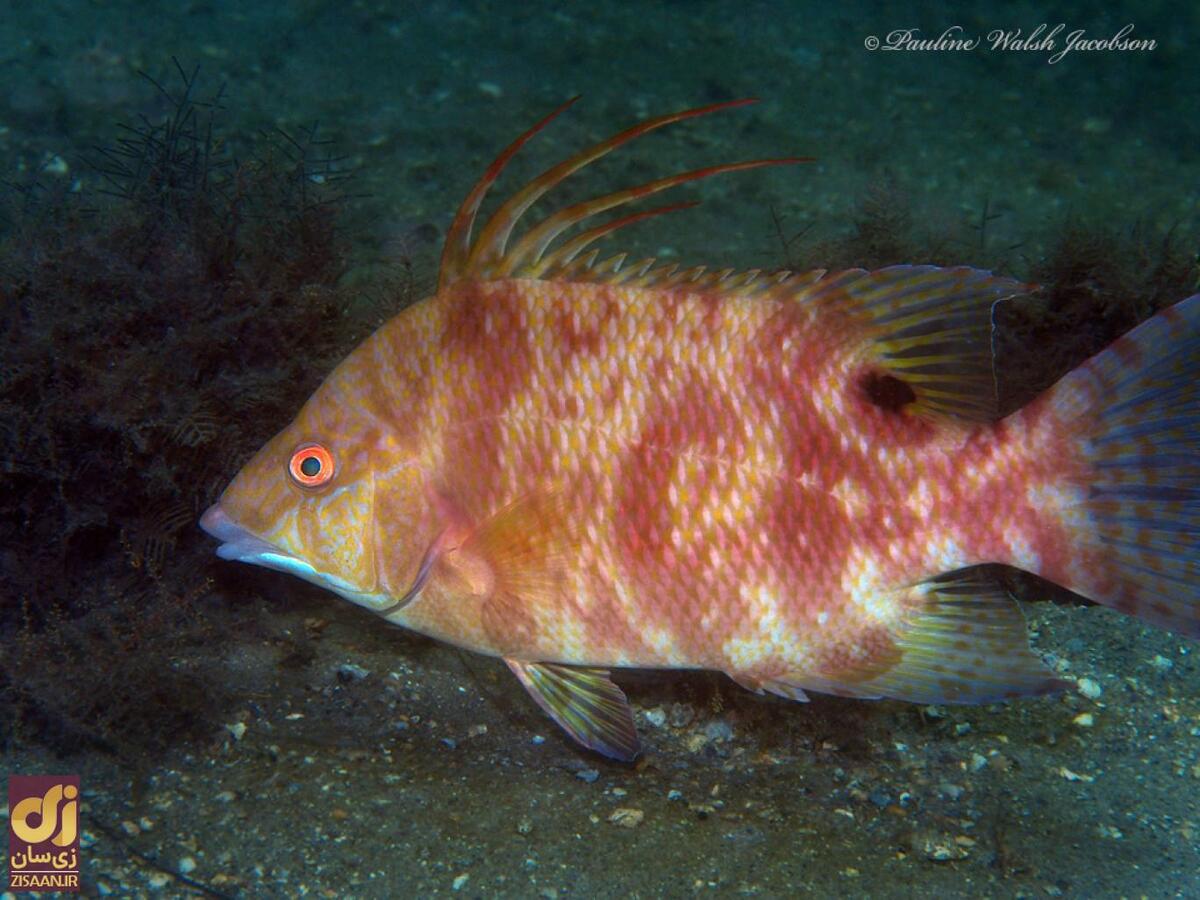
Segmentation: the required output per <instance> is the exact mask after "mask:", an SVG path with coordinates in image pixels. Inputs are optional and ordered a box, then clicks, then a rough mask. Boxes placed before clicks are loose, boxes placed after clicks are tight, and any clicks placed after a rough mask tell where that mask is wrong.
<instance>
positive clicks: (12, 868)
mask: <svg viewBox="0 0 1200 900" xmlns="http://www.w3.org/2000/svg"><path fill="white" fill-rule="evenodd" d="M8 889H9V890H10V891H78V890H79V776H78V775H10V776H8Z"/></svg>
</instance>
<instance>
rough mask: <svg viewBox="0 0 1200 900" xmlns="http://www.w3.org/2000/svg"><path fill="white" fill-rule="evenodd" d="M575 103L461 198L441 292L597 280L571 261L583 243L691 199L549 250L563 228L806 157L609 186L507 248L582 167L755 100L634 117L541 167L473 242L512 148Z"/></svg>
mask: <svg viewBox="0 0 1200 900" xmlns="http://www.w3.org/2000/svg"><path fill="white" fill-rule="evenodd" d="M575 99H577V98H575ZM574 102H575V100H574V99H572V100H569V101H567V102H566V103H564V104H563V105H562V106H560V107H559V108H558V109H556V110H554V111H553V112H552V113H550V115H548V116H546V117H545V118H543V119H542V120H541V121H540V122H538V123H537V124H536V125H534V126H533V127H532V128H530V129H529V130H528V131H526V132H525V133H524V134H522V135H521V136H520V137H518V138H517V139H516V140H515V141H513V143H511V144H510V145H509V146H508V147H507V148H506V149H505V150H504V152H503V153H501V154H500V156H499V157H497V159H496V160H495V161H494V162H493V163H492V164H491V165H490V166H489V167H488V169H487V170H486V171H485V173H484V175H483V177H482V178H480V180H479V181H478V182H477V183H476V184H475V186H474V188H472V190H471V192H470V193H469V194H468V195H467V198H466V199H465V200H464V201H463V203H462V205H461V206H460V207H459V210H458V213H457V214H456V216H455V219H454V222H453V224H452V225H451V227H450V230H449V232H448V234H447V237H446V244H445V247H444V249H443V251H442V264H441V271H440V273H439V279H438V285H439V289H441V288H445V287H447V286H448V285H450V284H452V283H454V282H455V281H459V280H461V279H464V278H475V279H480V280H497V279H500V278H508V277H524V278H559V277H562V276H564V275H565V274H566V272H567V270H570V271H571V272H573V273H574V274H575V275H576V276H581V275H582V276H584V278H583V279H581V280H592V279H591V278H587V277H586V276H588V275H591V276H595V277H599V278H602V277H604V270H603V268H599V269H593V268H592V267H591V266H590V265H584V266H572V263H573V262H575V261H576V258H577V257H578V255H579V254H580V253H581V252H582V251H583V250H584V249H586V248H587V247H588V245H590V244H591V243H593V242H594V241H596V240H599V239H600V238H602V237H605V236H607V235H608V234H611V233H612V232H613V231H616V230H618V229H619V228H623V227H625V226H627V225H631V224H633V223H634V222H638V221H640V220H642V219H645V218H649V217H651V216H656V215H661V214H664V213H667V212H672V211H675V210H678V209H684V208H686V207H689V206H693V205H695V204H694V203H676V204H672V205H670V206H664V207H659V208H657V209H652V210H648V211H646V212H642V213H635V214H632V215H626V216H623V217H621V218H618V219H616V220H613V221H610V222H607V223H604V224H601V225H598V226H594V227H592V228H589V229H587V230H585V231H584V232H582V233H580V234H579V235H577V236H575V237H574V238H571V239H569V240H567V241H565V242H564V243H563V244H561V245H560V246H559V247H557V248H554V249H551V248H550V245H551V244H552V243H553V242H554V241H555V240H556V239H557V238H558V237H560V236H561V235H562V233H563V232H565V231H566V230H568V229H570V228H572V227H574V226H575V225H578V224H580V223H582V222H584V221H586V220H588V219H591V218H592V217H593V216H596V215H598V214H600V213H602V212H606V211H608V210H610V209H616V208H618V207H621V206H624V205H626V204H628V203H632V202H635V201H637V200H641V199H642V198H644V197H649V196H651V195H653V194H657V193H659V192H660V191H665V190H668V189H670V188H673V187H677V186H678V185H681V184H684V183H686V182H689V181H696V180H699V179H702V178H708V177H710V176H713V175H719V174H723V173H726V172H736V171H742V170H746V169H754V168H760V167H763V166H775V165H786V164H790V163H797V162H809V161H811V160H809V159H807V158H800V157H786V158H778V159H759V160H747V161H742V162H733V163H722V164H718V165H714V166H707V167H704V168H701V169H694V170H692V171H688V172H680V173H677V174H674V175H668V176H665V177H662V178H658V179H655V180H653V181H649V182H646V183H644V184H640V185H636V186H634V187H630V188H625V189H623V190H619V191H615V192H612V193H609V194H606V195H604V196H602V197H596V198H593V199H591V200H586V201H583V202H580V203H575V204H572V205H570V206H567V207H565V208H563V209H560V210H558V211H557V212H554V213H551V214H550V215H548V216H547V217H546V218H544V219H543V220H542V221H541V222H540V223H539V224H538V225H536V226H534V227H533V228H531V229H529V230H528V231H527V232H526V233H525V234H524V235H522V236H521V238H520V239H519V240H517V241H516V242H515V243H514V244H513V245H512V246H511V247H510V246H509V241H510V238H511V237H512V233H513V231H514V229H515V228H516V227H517V225H518V223H519V222H520V221H521V220H522V218H523V217H524V215H525V214H526V213H527V212H528V211H529V208H530V207H531V206H533V205H534V204H535V203H536V202H537V201H538V200H540V199H541V198H542V197H543V196H544V195H545V194H546V193H547V192H548V191H550V190H552V189H553V188H554V187H556V186H557V185H559V184H560V183H562V182H563V181H564V180H566V179H567V178H568V177H570V176H571V175H572V174H574V173H575V172H577V171H579V170H580V169H582V168H584V167H585V166H587V165H589V164H591V163H593V162H595V161H596V160H597V159H599V158H601V157H602V156H605V155H607V154H608V153H611V152H612V151H613V150H615V149H617V148H618V147H620V146H622V145H623V144H626V143H628V142H630V141H632V140H634V139H635V138H638V137H641V136H642V135H644V134H647V133H649V132H651V131H654V130H656V129H658V128H662V127H663V126H666V125H670V124H673V123H675V122H680V121H683V120H685V119H691V118H694V117H696V116H703V115H707V114H709V113H713V112H717V111H719V110H723V109H728V108H731V107H737V106H744V105H746V104H749V103H753V102H755V100H753V99H741V100H730V101H725V102H721V103H713V104H710V105H708V106H701V107H696V108H694V109H685V110H681V111H679V112H674V113H668V114H666V115H662V116H657V117H655V118H652V119H647V120H645V121H643V122H639V123H638V124H636V125H633V126H632V127H630V128H627V129H625V130H624V131H622V132H620V133H619V134H616V135H614V136H612V137H610V138H607V139H606V140H603V141H600V142H599V143H596V144H593V145H592V146H590V147H587V148H585V149H584V150H581V151H580V152H578V153H576V154H575V155H574V156H571V157H569V158H568V159H566V160H563V161H562V162H560V163H558V164H557V165H555V166H552V167H551V168H549V169H547V170H546V171H545V172H543V173H542V174H541V175H539V176H538V177H537V178H535V179H533V180H532V181H530V182H529V183H528V184H526V185H525V186H524V187H522V188H521V189H520V190H518V191H517V192H516V193H514V194H513V195H512V196H511V197H509V198H508V199H507V200H505V201H504V202H503V203H502V204H501V205H500V206H499V207H498V208H497V209H496V211H495V212H494V213H492V215H491V216H490V217H489V218H488V220H487V221H486V223H485V224H484V225H483V227H482V228H481V229H480V232H479V235H478V237H477V238H475V239H472V235H471V232H472V228H473V226H474V224H475V221H476V218H477V216H478V213H479V209H480V206H481V205H482V204H483V200H484V197H485V196H486V195H487V193H488V191H489V190H490V188H491V186H492V185H493V183H494V182H495V181H496V179H497V178H498V177H499V176H500V173H501V172H502V171H503V170H504V168H505V167H506V166H507V164H508V163H509V161H510V160H511V159H512V157H513V156H514V155H516V153H517V151H519V150H520V149H521V148H522V147H523V146H524V145H525V144H526V143H527V142H528V141H529V140H530V139H531V138H532V137H533V136H534V135H536V134H537V133H538V132H540V131H541V130H542V129H543V128H545V127H546V126H547V125H549V124H550V122H551V121H552V120H553V119H554V118H556V117H557V116H558V115H560V114H561V113H562V112H563V111H565V110H566V108H567V107H568V106H570V105H571V104H572V103H574ZM613 268H614V270H615V269H616V268H618V267H616V266H614V267H613Z"/></svg>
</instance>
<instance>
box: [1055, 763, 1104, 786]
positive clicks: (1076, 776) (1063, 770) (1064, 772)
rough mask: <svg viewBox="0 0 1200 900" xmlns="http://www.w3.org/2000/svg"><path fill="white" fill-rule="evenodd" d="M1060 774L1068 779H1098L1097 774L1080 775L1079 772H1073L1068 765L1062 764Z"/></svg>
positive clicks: (1088, 780)
mask: <svg viewBox="0 0 1200 900" xmlns="http://www.w3.org/2000/svg"><path fill="white" fill-rule="evenodd" d="M1058 774H1059V775H1061V776H1062V777H1063V778H1065V779H1067V781H1083V782H1092V781H1095V780H1096V776H1094V775H1080V774H1079V773H1078V772H1072V771H1071V770H1070V769H1068V768H1067V767H1066V766H1060V767H1059V770H1058Z"/></svg>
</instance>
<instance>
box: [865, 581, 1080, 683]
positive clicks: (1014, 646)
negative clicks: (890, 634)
mask: <svg viewBox="0 0 1200 900" xmlns="http://www.w3.org/2000/svg"><path fill="white" fill-rule="evenodd" d="M915 590H916V591H919V592H921V593H922V594H923V595H924V602H923V603H919V604H916V605H915V606H914V608H913V612H912V614H911V615H910V617H909V618H908V620H907V621H906V622H905V623H904V624H903V625H902V626H900V627H899V628H897V629H896V633H895V635H894V641H895V646H896V650H897V651H898V657H897V659H896V660H895V662H893V663H892V664H891V665H889V666H888V667H887V668H886V669H885V670H883V671H882V672H879V673H878V674H873V675H872V676H871V677H870V678H868V679H866V680H864V681H862V682H860V683H858V684H857V685H856V687H858V688H860V689H863V690H865V691H868V692H873V693H878V694H880V695H882V696H885V697H891V698H894V699H898V700H908V701H911V702H913V703H991V702H995V701H999V700H1007V699H1011V698H1014V697H1023V696H1031V695H1038V694H1048V693H1053V692H1056V691H1061V690H1065V689H1066V688H1067V687H1068V686H1069V682H1066V681H1063V680H1061V679H1059V678H1056V677H1055V676H1054V673H1053V672H1052V671H1051V670H1050V669H1049V668H1047V667H1046V664H1045V663H1044V662H1043V661H1042V660H1041V659H1040V658H1039V657H1038V656H1037V655H1036V654H1035V653H1034V652H1033V651H1032V650H1031V649H1030V647H1029V637H1028V632H1027V629H1026V627H1025V617H1024V616H1023V615H1022V614H1021V610H1020V607H1018V605H1017V602H1016V601H1015V600H1014V599H1012V597H1010V596H1009V595H1008V593H1007V592H1006V591H1005V590H1003V589H1002V588H1001V587H1000V586H999V585H997V584H996V582H995V581H994V580H993V578H992V577H991V576H990V575H988V574H986V573H984V572H981V571H979V570H970V569H966V570H961V571H959V572H953V573H949V574H947V575H942V576H939V577H937V578H934V579H930V580H929V581H926V582H923V583H922V584H920V585H917V586H916V587H915Z"/></svg>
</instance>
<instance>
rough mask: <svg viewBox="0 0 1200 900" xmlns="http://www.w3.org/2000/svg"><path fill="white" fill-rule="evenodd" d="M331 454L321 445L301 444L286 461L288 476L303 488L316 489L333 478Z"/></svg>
mask: <svg viewBox="0 0 1200 900" xmlns="http://www.w3.org/2000/svg"><path fill="white" fill-rule="evenodd" d="M333 471H334V465H333V454H332V453H330V452H329V451H328V450H327V449H326V448H325V447H324V446H322V445H321V444H314V443H309V444H301V445H300V446H299V447H297V448H296V449H295V450H293V451H292V458H291V459H290V460H288V474H289V475H291V476H292V481H294V482H296V484H298V485H300V487H303V488H318V487H321V486H322V485H326V484H329V482H330V480H331V479H332V478H333Z"/></svg>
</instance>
